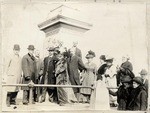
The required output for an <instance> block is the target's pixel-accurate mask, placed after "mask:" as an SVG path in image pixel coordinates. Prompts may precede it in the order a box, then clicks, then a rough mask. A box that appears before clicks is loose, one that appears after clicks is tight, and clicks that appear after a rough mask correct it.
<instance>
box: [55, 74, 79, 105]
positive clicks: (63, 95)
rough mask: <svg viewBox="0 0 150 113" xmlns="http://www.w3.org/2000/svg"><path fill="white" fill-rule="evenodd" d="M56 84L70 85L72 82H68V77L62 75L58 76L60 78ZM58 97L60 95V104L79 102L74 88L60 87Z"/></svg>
mask: <svg viewBox="0 0 150 113" xmlns="http://www.w3.org/2000/svg"><path fill="white" fill-rule="evenodd" d="M56 84H57V85H70V82H69V81H68V80H67V77H66V75H65V74H63V73H62V74H60V75H58V77H57V78H56ZM57 95H58V102H59V103H61V104H67V103H71V102H74V101H77V99H76V97H75V95H74V92H73V89H72V88H63V87H58V88H57Z"/></svg>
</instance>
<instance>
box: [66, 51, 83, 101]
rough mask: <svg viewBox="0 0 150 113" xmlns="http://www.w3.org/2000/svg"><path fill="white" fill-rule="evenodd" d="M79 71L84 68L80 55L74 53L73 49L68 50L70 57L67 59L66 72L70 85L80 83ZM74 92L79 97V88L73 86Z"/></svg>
mask: <svg viewBox="0 0 150 113" xmlns="http://www.w3.org/2000/svg"><path fill="white" fill-rule="evenodd" d="M79 69H80V71H82V70H86V67H85V66H84V64H83V62H82V60H81V58H80V57H78V56H77V55H75V51H74V49H71V50H70V58H69V59H68V72H69V79H70V82H71V85H80V74H79ZM73 91H74V94H75V96H76V97H77V99H79V88H73Z"/></svg>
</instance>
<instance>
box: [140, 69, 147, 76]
mask: <svg viewBox="0 0 150 113" xmlns="http://www.w3.org/2000/svg"><path fill="white" fill-rule="evenodd" d="M139 74H140V75H147V71H146V70H145V69H142V70H141V72H140V73H139Z"/></svg>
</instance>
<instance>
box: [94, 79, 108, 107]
mask: <svg viewBox="0 0 150 113" xmlns="http://www.w3.org/2000/svg"><path fill="white" fill-rule="evenodd" d="M95 109H96V110H109V109H110V105H109V92H108V89H107V88H106V84H105V83H104V82H103V81H101V80H98V81H97V85H96V99H95Z"/></svg>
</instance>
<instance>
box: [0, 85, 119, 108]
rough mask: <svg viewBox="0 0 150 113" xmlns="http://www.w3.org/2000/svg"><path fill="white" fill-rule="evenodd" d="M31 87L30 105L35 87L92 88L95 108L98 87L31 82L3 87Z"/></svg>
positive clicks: (91, 104)
mask: <svg viewBox="0 0 150 113" xmlns="http://www.w3.org/2000/svg"><path fill="white" fill-rule="evenodd" d="M16 86H18V87H29V90H30V93H29V104H32V95H33V88H34V87H57V88H58V87H63V88H90V89H91V90H92V92H91V98H90V108H91V109H94V108H95V99H96V98H95V97H96V87H95V86H93V87H90V86H81V85H45V84H34V83H33V82H30V83H29V84H2V87H16ZM107 88H108V89H117V87H107Z"/></svg>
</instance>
